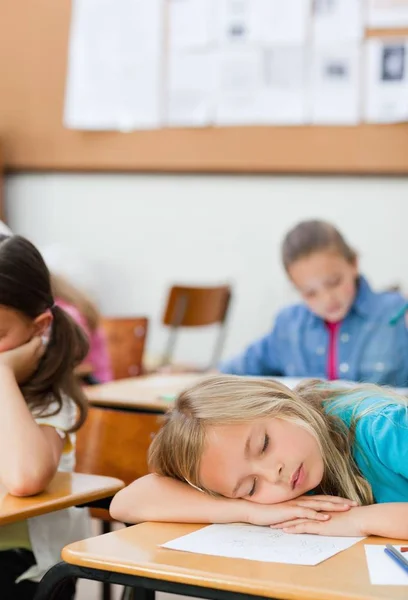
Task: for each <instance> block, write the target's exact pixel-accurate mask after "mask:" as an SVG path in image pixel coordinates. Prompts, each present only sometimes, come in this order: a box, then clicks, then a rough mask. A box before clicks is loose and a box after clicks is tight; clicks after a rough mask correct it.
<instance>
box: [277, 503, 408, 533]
mask: <svg viewBox="0 0 408 600" xmlns="http://www.w3.org/2000/svg"><path fill="white" fill-rule="evenodd" d="M273 527H274V528H281V529H283V530H284V531H286V532H287V533H312V534H315V535H334V536H352V537H355V536H363V535H378V536H380V537H390V538H397V539H400V540H408V502H390V503H384V504H371V505H370V506H357V507H355V508H351V509H350V510H349V511H347V512H346V513H343V514H340V513H339V514H334V513H332V514H331V518H330V520H329V521H327V522H325V523H322V522H317V521H310V520H306V519H293V520H291V521H286V522H281V523H279V524H276V525H274V526H273Z"/></svg>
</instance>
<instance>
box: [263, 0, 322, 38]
mask: <svg viewBox="0 0 408 600" xmlns="http://www.w3.org/2000/svg"><path fill="white" fill-rule="evenodd" d="M255 3H257V7H256V10H254V14H253V17H252V21H253V31H254V37H255V38H256V39H257V40H258V41H259V42H261V43H263V44H266V45H273V44H285V45H291V44H303V43H305V41H306V37H307V33H308V26H309V23H310V13H311V0H284V1H283V0H255Z"/></svg>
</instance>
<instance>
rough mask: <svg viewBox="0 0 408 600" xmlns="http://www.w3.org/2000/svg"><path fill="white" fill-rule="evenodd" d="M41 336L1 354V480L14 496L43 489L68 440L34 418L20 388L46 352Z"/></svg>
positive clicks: (51, 475) (50, 477)
mask: <svg viewBox="0 0 408 600" xmlns="http://www.w3.org/2000/svg"><path fill="white" fill-rule="evenodd" d="M42 348H43V347H42V343H41V339H39V338H33V339H32V340H31V341H30V342H28V343H27V344H25V345H24V346H21V347H19V348H16V349H14V350H11V351H9V352H3V353H1V354H0V483H2V484H3V485H4V486H5V488H6V489H7V491H8V492H9V493H10V494H13V495H14V496H30V495H33V494H37V493H39V492H41V491H42V490H43V489H44V488H45V487H46V486H47V485H48V483H49V481H50V480H51V479H52V477H53V476H54V474H55V472H56V470H57V467H58V464H59V460H60V456H61V452H62V449H63V446H64V440H62V439H61V437H60V436H59V435H58V433H57V432H56V430H55V429H54V428H52V427H42V426H39V425H37V423H36V422H35V421H34V419H33V417H32V415H31V413H30V411H29V409H28V407H27V404H26V402H25V400H24V398H23V396H22V394H21V392H20V388H19V387H18V384H17V378H18V379H19V380H20V381H21V380H24V379H25V378H26V375H27V374H28V373H30V371H31V370H34V369H35V368H36V366H37V364H38V361H39V359H40V357H41V356H42V353H43V349H42Z"/></svg>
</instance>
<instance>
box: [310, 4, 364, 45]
mask: <svg viewBox="0 0 408 600" xmlns="http://www.w3.org/2000/svg"><path fill="white" fill-rule="evenodd" d="M363 9H364V0H315V1H314V3H313V15H312V32H313V42H314V43H315V44H322V43H323V44H324V43H328V42H329V43H334V42H344V41H350V40H361V39H362V37H363V35H364V12H363Z"/></svg>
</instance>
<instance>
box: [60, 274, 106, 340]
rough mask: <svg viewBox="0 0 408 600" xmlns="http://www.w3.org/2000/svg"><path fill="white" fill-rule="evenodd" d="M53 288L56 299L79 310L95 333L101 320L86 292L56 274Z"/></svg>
mask: <svg viewBox="0 0 408 600" xmlns="http://www.w3.org/2000/svg"><path fill="white" fill-rule="evenodd" d="M51 287H52V294H53V296H54V298H56V299H58V298H61V300H64V302H67V303H68V304H72V305H73V306H75V308H77V309H78V310H79V312H80V313H81V314H82V315H83V317H84V318H85V320H86V322H87V325H88V327H89V329H90V330H91V331H95V330H96V329H97V328H98V327H99V323H100V319H101V317H100V314H99V311H98V309H97V307H96V305H95V304H94V303H93V302H92V300H91V299H90V298H88V296H87V295H86V294H85V293H84V292H82V291H81V290H79V289H78V288H76V287H75V286H74V285H73V284H72V283H70V282H69V281H68V280H67V279H65V277H62V276H61V275H57V274H56V273H51Z"/></svg>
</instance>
